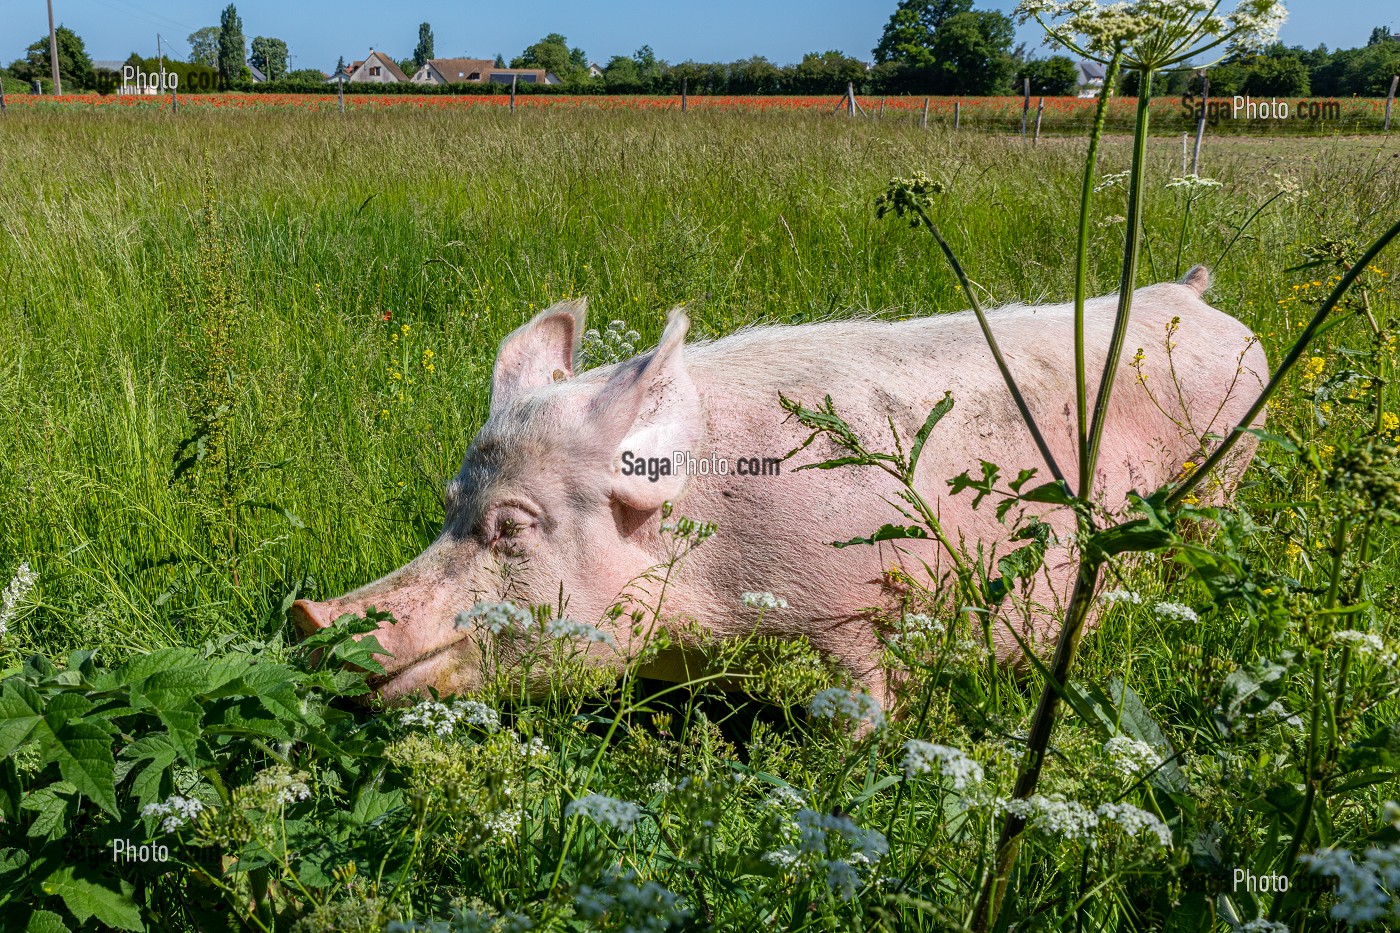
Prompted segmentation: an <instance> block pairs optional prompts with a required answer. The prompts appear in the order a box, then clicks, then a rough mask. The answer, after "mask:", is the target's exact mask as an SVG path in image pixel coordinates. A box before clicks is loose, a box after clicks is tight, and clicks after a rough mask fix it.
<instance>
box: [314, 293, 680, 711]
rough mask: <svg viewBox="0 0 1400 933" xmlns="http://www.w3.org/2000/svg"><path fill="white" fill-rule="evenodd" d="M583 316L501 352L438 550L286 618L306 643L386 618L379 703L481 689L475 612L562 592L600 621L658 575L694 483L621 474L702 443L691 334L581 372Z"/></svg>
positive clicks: (570, 311)
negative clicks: (470, 620) (633, 586)
mask: <svg viewBox="0 0 1400 933" xmlns="http://www.w3.org/2000/svg"><path fill="white" fill-rule="evenodd" d="M584 309H585V302H584V301H582V300H579V301H572V302H564V303H561V304H557V305H555V306H553V307H552V308H549V309H547V310H545V311H543V312H541V313H540V314H539V315H537V316H536V317H535V318H534V319H533V320H531V321H530V322H529V323H527V324H525V325H524V326H523V327H521V328H519V329H518V330H516V331H515V332H514V333H512V334H510V336H508V337H506V339H505V340H504V341H503V342H502V343H501V347H500V350H499V352H498V354H497V357H496V366H495V370H494V372H493V374H492V380H491V407H490V415H489V417H488V419H487V421H486V423H485V425H483V426H482V428H481V431H480V432H479V433H478V434H477V436H476V438H475V439H474V440H473V441H472V443H471V446H470V447H469V448H468V449H467V453H466V456H465V458H463V461H462V469H461V471H460V472H459V473H458V474H457V476H456V477H455V478H454V479H452V480H451V481H450V482H449V483H448V484H447V490H446V494H445V497H444V511H445V517H444V521H443V528H442V533H441V534H439V535H438V537H437V540H435V541H434V542H433V543H432V544H431V545H429V546H428V548H427V550H425V551H424V552H423V553H422V554H420V555H418V557H417V558H415V559H414V560H413V561H411V562H410V563H409V564H407V565H406V566H404V567H401V568H399V569H398V570H396V571H394V572H393V573H391V574H389V575H388V576H386V577H384V578H383V579H380V580H376V581H375V582H373V583H370V584H368V585H367V586H364V587H361V588H360V589H358V590H355V591H354V592H352V593H348V594H346V595H344V596H341V597H339V598H336V599H332V600H328V601H326V602H311V601H308V600H300V601H298V602H297V603H296V604H295V605H294V606H293V607H292V618H293V620H294V621H295V622H296V623H297V625H298V627H300V628H301V629H302V630H303V631H305V632H307V633H311V632H314V631H316V630H318V629H321V628H324V627H326V626H328V625H329V624H330V623H331V622H332V621H334V620H335V619H337V618H338V617H340V616H341V615H344V614H345V613H356V614H362V613H363V612H364V611H365V610H366V609H367V608H368V607H370V606H373V607H376V608H377V609H379V610H380V611H384V612H389V613H390V614H392V615H393V616H394V618H395V619H397V620H398V624H396V625H390V626H385V627H383V628H381V629H380V630H379V631H377V632H376V633H375V635H376V637H378V639H379V641H380V642H381V643H382V644H383V645H384V647H385V649H387V650H388V651H389V652H390V653H391V654H392V657H390V658H384V659H382V663H383V664H384V667H385V669H386V671H387V672H388V673H387V675H386V676H383V677H379V678H376V679H375V680H374V681H372V684H373V685H374V687H375V688H376V690H377V692H379V694H380V695H381V696H384V697H385V698H394V697H401V696H404V695H406V694H410V693H414V692H417V691H420V690H421V689H422V688H426V687H429V686H431V687H435V688H437V690H438V691H439V692H440V693H444V694H448V693H460V692H463V691H466V690H470V689H472V688H473V687H475V686H477V685H478V684H479V683H480V680H481V672H480V661H481V659H480V657H479V656H478V655H479V648H478V646H477V640H478V639H479V638H480V637H481V636H480V634H479V633H474V632H472V631H470V630H463V629H459V628H458V627H457V626H456V624H455V621H456V618H457V615H458V613H461V612H464V611H466V610H468V609H470V608H471V607H472V606H473V605H474V604H475V603H477V602H479V601H482V600H490V601H499V600H511V601H513V602H515V603H516V604H517V605H520V606H522V607H523V606H529V605H538V604H550V605H554V604H557V602H558V599H559V596H560V592H561V588H562V593H563V595H564V597H565V599H566V609H567V613H568V615H569V616H570V617H572V618H575V619H579V620H581V621H590V622H596V621H599V618H600V616H601V615H602V614H603V613H604V612H605V611H606V609H607V608H608V607H609V606H611V605H612V603H613V602H614V601H615V599H616V597H617V595H618V593H619V592H620V591H621V590H622V589H623V588H624V587H625V586H626V584H627V583H628V581H630V580H632V579H633V578H634V577H636V576H637V575H638V574H640V573H641V572H643V571H644V570H646V569H647V568H648V567H650V566H652V565H654V564H655V563H656V561H657V558H658V551H657V528H658V524H659V523H658V521H657V520H656V514H655V513H656V512H657V511H658V510H659V509H660V508H661V506H662V504H663V503H664V502H665V501H666V500H670V499H675V498H676V497H677V496H679V495H680V493H681V492H682V490H683V487H684V483H685V477H683V476H664V475H663V476H661V477H660V478H659V479H657V480H652V479H650V478H649V477H648V476H646V475H627V473H625V472H624V470H623V468H622V454H623V453H624V452H632V453H633V454H634V455H640V456H648V457H650V456H655V457H667V458H669V457H670V456H671V453H672V452H673V451H675V450H682V449H690V448H696V447H698V446H699V444H700V442H701V440H702V435H703V431H704V418H703V413H702V408H701V403H700V397H699V394H698V392H697V391H696V388H695V384H694V383H693V382H692V381H691V379H690V376H689V374H688V372H687V370H686V366H685V361H684V358H683V347H684V340H685V333H686V329H687V327H688V321H687V319H686V317H685V315H684V314H683V313H681V312H680V311H679V310H677V311H673V312H671V317H670V319H669V321H668V322H667V325H666V330H665V332H664V333H663V334H662V337H661V342H660V344H659V345H658V346H657V348H656V349H655V350H654V351H653V352H652V353H650V354H646V355H643V356H640V357H637V358H635V359H632V360H627V361H625V362H622V363H618V364H615V365H613V366H608V367H604V368H601V369H595V370H591V371H589V372H586V373H583V374H578V375H576V373H575V366H576V360H577V356H578V346H579V340H580V337H581V335H582V333H583V320H584ZM616 634H617V635H618V637H619V640H620V641H625V638H623V634H624V633H621V632H619V633H616Z"/></svg>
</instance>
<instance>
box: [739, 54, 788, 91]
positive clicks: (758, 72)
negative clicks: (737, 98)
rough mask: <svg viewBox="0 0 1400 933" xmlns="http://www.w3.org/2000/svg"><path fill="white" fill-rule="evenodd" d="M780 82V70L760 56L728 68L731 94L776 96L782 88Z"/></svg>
mask: <svg viewBox="0 0 1400 933" xmlns="http://www.w3.org/2000/svg"><path fill="white" fill-rule="evenodd" d="M782 81H783V72H782V69H780V68H779V67H778V66H777V65H775V64H773V63H772V62H770V61H769V60H768V59H766V58H764V57H763V56H762V55H755V56H754V57H752V58H745V59H742V60H741V61H737V62H734V63H733V64H732V65H730V66H729V93H731V94H776V93H777V92H778V91H779V90H780V89H781V88H782Z"/></svg>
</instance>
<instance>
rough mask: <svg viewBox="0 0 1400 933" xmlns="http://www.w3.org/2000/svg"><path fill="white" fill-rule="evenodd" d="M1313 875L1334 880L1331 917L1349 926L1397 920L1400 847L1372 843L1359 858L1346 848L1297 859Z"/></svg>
mask: <svg viewBox="0 0 1400 933" xmlns="http://www.w3.org/2000/svg"><path fill="white" fill-rule="evenodd" d="M1299 861H1300V862H1302V863H1303V864H1305V865H1307V866H1308V867H1309V868H1310V869H1311V870H1312V872H1313V873H1314V874H1318V875H1323V876H1324V877H1330V878H1335V879H1336V880H1337V903H1335V904H1333V905H1332V916H1333V917H1335V918H1336V919H1338V920H1342V921H1344V922H1346V923H1349V924H1351V925H1353V926H1359V925H1361V924H1364V923H1374V922H1375V921H1377V920H1385V919H1389V920H1391V921H1396V922H1400V846H1397V845H1391V846H1389V847H1387V848H1384V849H1382V848H1380V847H1378V846H1373V847H1372V848H1370V849H1367V850H1366V852H1365V854H1364V855H1363V856H1362V857H1361V859H1360V860H1358V859H1356V858H1354V857H1353V856H1352V853H1351V852H1350V851H1348V850H1347V849H1334V848H1327V849H1321V850H1319V851H1317V852H1315V853H1313V854H1311V855H1304V856H1302V857H1301V858H1300V859H1299Z"/></svg>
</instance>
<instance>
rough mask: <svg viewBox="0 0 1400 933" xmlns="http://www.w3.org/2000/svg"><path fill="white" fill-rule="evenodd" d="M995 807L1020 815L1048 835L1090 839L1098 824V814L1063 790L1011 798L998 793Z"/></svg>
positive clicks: (1072, 838) (1011, 814) (1010, 814)
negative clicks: (1069, 796)
mask: <svg viewBox="0 0 1400 933" xmlns="http://www.w3.org/2000/svg"><path fill="white" fill-rule="evenodd" d="M996 807H997V809H999V810H1001V811H1002V812H1003V813H1006V814H1008V815H1009V816H1016V817H1020V818H1021V819H1023V820H1025V821H1026V822H1027V824H1029V825H1030V826H1032V827H1034V828H1035V829H1036V830H1037V831H1039V832H1041V833H1043V834H1045V835H1046V836H1051V837H1058V838H1061V839H1069V840H1075V839H1088V838H1090V837H1091V836H1092V835H1093V832H1094V828H1095V827H1096V826H1098V825H1099V817H1098V814H1096V813H1095V812H1094V811H1093V810H1090V809H1089V808H1088V807H1086V806H1085V805H1084V804H1082V803H1080V802H1079V801H1077V800H1067V799H1066V798H1065V797H1064V795H1063V794H1051V795H1050V796H1049V797H1047V796H1045V795H1044V794H1036V795H1035V796H1033V797H1030V798H1016V799H1012V800H1007V799H1005V798H1003V797H999V798H997V800H996Z"/></svg>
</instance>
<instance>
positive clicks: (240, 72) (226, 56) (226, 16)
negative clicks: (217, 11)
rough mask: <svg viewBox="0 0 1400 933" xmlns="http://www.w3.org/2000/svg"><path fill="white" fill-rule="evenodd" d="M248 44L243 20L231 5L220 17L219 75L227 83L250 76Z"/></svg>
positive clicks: (239, 80) (225, 8)
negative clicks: (244, 36)
mask: <svg viewBox="0 0 1400 933" xmlns="http://www.w3.org/2000/svg"><path fill="white" fill-rule="evenodd" d="M247 62H248V44H247V42H246V40H244V38H243V20H242V19H240V18H239V16H238V10H237V9H235V8H234V6H233V4H232V3H230V4H229V5H228V6H226V7H224V12H223V14H222V15H221V16H220V17H219V74H220V75H222V76H223V78H224V80H225V81H229V82H235V81H237V82H241V81H243V80H244V79H245V78H246V77H247V74H248V65H247Z"/></svg>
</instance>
